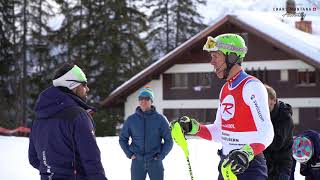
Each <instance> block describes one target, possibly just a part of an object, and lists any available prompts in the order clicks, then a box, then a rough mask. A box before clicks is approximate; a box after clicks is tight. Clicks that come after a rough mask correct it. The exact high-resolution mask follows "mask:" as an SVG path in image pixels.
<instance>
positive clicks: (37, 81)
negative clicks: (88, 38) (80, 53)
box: [27, 0, 56, 123]
mask: <svg viewBox="0 0 320 180" xmlns="http://www.w3.org/2000/svg"><path fill="white" fill-rule="evenodd" d="M29 8H30V11H31V12H33V13H32V14H30V18H29V20H30V23H31V26H30V37H31V38H30V40H29V42H28V43H29V46H28V47H29V48H28V52H29V54H30V58H29V60H28V65H29V66H28V68H27V69H28V71H29V72H28V84H27V86H28V89H29V90H30V91H29V94H28V99H29V104H28V107H31V108H29V109H28V110H29V111H28V114H32V115H34V112H33V109H32V107H34V105H35V102H36V99H37V96H38V95H39V93H40V92H41V91H43V90H44V89H45V88H46V87H48V86H49V84H50V83H51V78H52V74H51V73H50V72H52V71H53V70H54V67H55V65H56V63H55V59H54V58H53V57H51V55H50V50H51V47H52V46H53V43H51V42H50V38H51V36H52V29H51V28H50V27H49V25H48V21H49V19H50V18H52V17H53V15H54V13H53V10H52V9H53V7H52V6H51V4H50V3H48V1H47V0H35V1H32V2H30V4H29ZM29 116H30V115H29ZM33 118H34V117H33ZM28 123H30V122H28Z"/></svg>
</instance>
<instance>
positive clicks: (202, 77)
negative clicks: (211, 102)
mask: <svg viewBox="0 0 320 180" xmlns="http://www.w3.org/2000/svg"><path fill="white" fill-rule="evenodd" d="M211 77H212V74H211V73H195V76H194V84H193V86H194V89H197V88H200V89H201V88H210V85H211Z"/></svg>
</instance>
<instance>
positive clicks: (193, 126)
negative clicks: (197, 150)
mask: <svg viewBox="0 0 320 180" xmlns="http://www.w3.org/2000/svg"><path fill="white" fill-rule="evenodd" d="M178 122H179V124H180V126H181V128H182V129H183V131H184V132H185V133H187V134H190V135H194V134H197V132H198V131H199V126H200V124H199V123H198V121H196V120H195V119H191V118H189V117H188V116H182V117H180V118H179V120H178Z"/></svg>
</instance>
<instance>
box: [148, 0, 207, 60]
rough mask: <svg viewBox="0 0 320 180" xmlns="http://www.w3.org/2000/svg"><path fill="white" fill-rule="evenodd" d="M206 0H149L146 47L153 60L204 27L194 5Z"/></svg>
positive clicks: (203, 2) (204, 2)
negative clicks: (150, 9)
mask: <svg viewBox="0 0 320 180" xmlns="http://www.w3.org/2000/svg"><path fill="white" fill-rule="evenodd" d="M198 4H206V0H165V1H159V0H150V1H147V3H146V7H147V8H152V9H153V10H152V12H151V15H150V16H149V25H150V31H149V33H148V36H147V42H148V47H150V48H149V49H150V51H151V52H152V58H153V60H158V59H159V58H161V57H163V56H164V55H165V54H167V53H169V52H170V51H172V50H173V49H174V48H176V47H177V46H179V45H180V44H182V43H183V42H185V41H187V40H188V39H189V38H191V37H192V36H194V35H195V34H197V33H198V32H200V31H201V30H202V29H204V28H205V27H206V25H205V24H203V23H202V17H201V15H200V14H199V13H198V12H197V11H196V9H197V8H196V5H198Z"/></svg>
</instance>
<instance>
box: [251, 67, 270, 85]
mask: <svg viewBox="0 0 320 180" xmlns="http://www.w3.org/2000/svg"><path fill="white" fill-rule="evenodd" d="M246 72H247V73H248V74H250V75H252V76H254V77H256V78H258V79H259V80H260V81H262V82H263V83H267V82H268V73H267V72H268V71H267V69H260V68H258V69H250V70H248V69H246Z"/></svg>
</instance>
